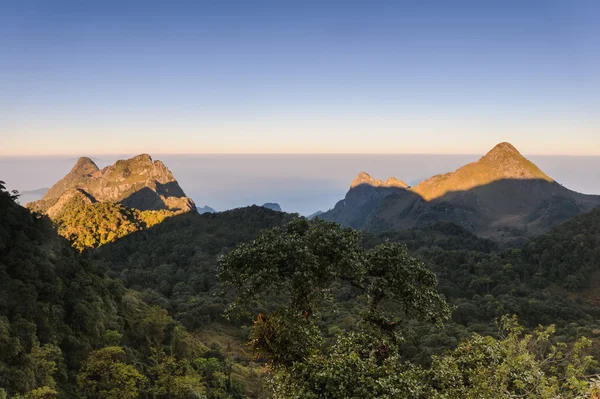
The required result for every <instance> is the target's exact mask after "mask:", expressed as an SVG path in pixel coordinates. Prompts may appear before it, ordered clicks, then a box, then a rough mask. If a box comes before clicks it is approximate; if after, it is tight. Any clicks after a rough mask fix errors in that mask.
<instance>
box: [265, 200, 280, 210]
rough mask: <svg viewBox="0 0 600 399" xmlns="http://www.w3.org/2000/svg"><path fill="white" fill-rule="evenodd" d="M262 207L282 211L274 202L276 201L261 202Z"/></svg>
mask: <svg viewBox="0 0 600 399" xmlns="http://www.w3.org/2000/svg"><path fill="white" fill-rule="evenodd" d="M262 207H263V208H267V209H270V210H272V211H277V212H283V210H281V206H280V205H279V204H278V203H276V202H267V203H264V204H262Z"/></svg>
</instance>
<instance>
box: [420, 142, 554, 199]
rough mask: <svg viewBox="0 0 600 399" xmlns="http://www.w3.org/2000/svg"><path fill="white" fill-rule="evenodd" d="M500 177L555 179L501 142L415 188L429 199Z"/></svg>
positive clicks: (507, 144) (467, 188) (501, 178)
mask: <svg viewBox="0 0 600 399" xmlns="http://www.w3.org/2000/svg"><path fill="white" fill-rule="evenodd" d="M500 180H532V181H535V180H544V181H547V182H552V181H553V180H552V179H551V178H550V177H548V175H546V174H545V173H544V172H542V171H541V170H540V168H538V167H537V166H536V165H535V164H534V163H533V162H531V161H529V160H528V159H527V158H525V157H524V156H523V155H521V153H520V152H519V151H518V150H517V149H516V148H515V147H514V146H513V145H512V144H510V143H506V142H503V143H500V144H498V145H496V146H495V147H494V148H492V149H491V150H490V151H489V152H488V153H487V154H485V155H484V156H483V157H481V158H480V159H479V160H478V161H477V162H473V163H470V164H468V165H465V166H463V167H462V168H460V169H458V170H456V171H454V172H451V173H446V174H443V175H437V176H433V177H431V178H429V179H427V180H424V181H422V182H421V183H419V185H418V186H417V187H416V188H415V190H414V191H415V192H416V193H418V194H419V195H421V196H422V197H423V198H425V199H426V200H432V199H435V198H439V197H441V196H442V195H444V194H446V193H448V192H452V191H466V190H470V189H473V188H475V187H480V186H485V185H488V184H490V183H494V182H497V181H500Z"/></svg>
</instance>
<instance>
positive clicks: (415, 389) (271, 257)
mask: <svg viewBox="0 0 600 399" xmlns="http://www.w3.org/2000/svg"><path fill="white" fill-rule="evenodd" d="M219 277H220V279H221V280H222V281H223V283H224V285H225V287H226V289H228V290H230V291H232V292H233V293H234V297H235V299H234V301H233V302H232V304H231V306H230V307H229V309H228V313H229V315H230V316H242V317H245V316H248V315H251V316H252V317H253V320H254V321H253V326H252V333H251V341H250V343H249V345H250V347H251V348H252V349H253V350H254V351H255V353H256V354H257V355H258V356H259V357H260V358H262V359H263V360H265V361H266V362H267V366H268V369H269V382H270V385H271V388H272V390H273V392H274V396H275V397H276V398H280V399H287V398H290V399H291V398H300V397H301V398H307V399H310V398H315V399H316V398H331V399H338V398H339V399H349V398H356V399H359V398H361V399H365V398H448V399H454V398H456V399H458V398H483V397H485V398H517V397H519V398H558V397H560V398H563V397H570V398H578V397H595V396H594V395H596V394H595V393H594V392H595V391H594V390H595V389H596V388H595V385H594V376H593V375H588V374H589V371H590V370H591V367H592V366H593V364H594V362H593V360H592V359H591V358H590V357H586V356H584V355H583V350H584V349H585V348H586V347H587V346H589V344H590V343H589V341H588V340H585V339H582V340H580V341H579V342H578V343H577V344H575V345H572V346H570V347H567V346H566V345H562V344H561V345H553V344H552V341H551V333H552V329H542V330H540V331H539V332H537V333H536V334H534V335H526V334H524V333H523V331H522V329H521V328H520V327H519V326H518V324H516V321H515V320H513V319H510V318H505V319H503V320H502V322H501V323H500V327H501V328H500V331H505V332H506V335H505V336H504V337H502V338H500V339H496V338H491V337H481V336H474V337H473V338H472V339H470V340H468V341H466V342H463V343H461V344H460V345H459V347H458V348H457V349H456V350H454V351H452V352H450V353H448V354H446V355H444V356H442V357H436V358H433V359H432V366H431V367H429V368H422V367H419V366H416V365H413V364H410V363H408V362H406V361H405V360H403V358H402V354H401V351H400V344H401V343H402V340H403V337H402V334H401V331H406V329H407V328H408V326H407V325H408V324H409V323H410V321H411V320H421V321H423V320H425V321H431V322H433V323H437V324H438V325H441V324H442V323H443V322H444V320H446V319H447V318H448V317H449V314H450V309H449V307H448V306H447V304H446V302H445V301H444V299H443V298H442V297H440V295H439V294H438V293H437V291H436V284H437V281H436V277H435V275H434V274H433V273H432V272H431V271H429V270H428V269H427V268H426V267H425V265H424V264H423V263H422V262H421V261H419V260H418V259H416V258H414V257H411V256H409V254H408V252H407V249H406V247H405V246H403V245H399V244H385V245H380V246H377V247H375V248H373V249H371V250H364V249H363V248H362V247H361V246H360V234H359V233H358V232H356V231H354V230H352V229H344V228H341V227H340V226H339V225H337V224H335V223H328V222H323V221H321V220H313V221H308V220H306V219H303V218H299V219H296V220H293V221H292V222H290V223H289V224H288V225H286V226H283V227H279V228H275V229H272V230H268V231H266V232H264V233H263V234H262V235H261V236H260V237H259V238H257V239H256V240H254V241H253V242H250V243H247V244H242V245H240V246H238V247H237V248H236V249H235V250H233V251H231V252H230V253H228V254H227V255H225V256H224V257H223V258H222V259H221V260H220V269H219ZM341 290H343V291H344V292H346V293H348V292H349V293H351V294H352V296H354V299H353V301H354V303H355V304H356V306H357V307H360V310H359V311H358V313H359V314H360V317H359V318H358V323H357V325H356V326H352V328H349V329H347V330H343V329H338V330H337V331H338V332H337V334H336V335H335V337H334V338H331V337H330V336H328V335H327V334H326V333H325V332H324V328H323V324H324V323H322V320H321V316H322V315H323V314H326V313H328V310H329V309H330V308H333V307H334V305H335V304H334V302H335V297H336V295H334V294H336V293H339V291H341ZM255 309H264V311H263V312H261V313H258V314H252V312H253V310H255ZM329 332H331V329H330V330H329Z"/></svg>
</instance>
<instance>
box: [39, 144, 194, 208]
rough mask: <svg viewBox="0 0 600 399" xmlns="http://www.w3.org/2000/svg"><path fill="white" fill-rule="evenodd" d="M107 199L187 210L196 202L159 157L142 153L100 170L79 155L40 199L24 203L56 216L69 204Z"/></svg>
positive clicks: (140, 205)
mask: <svg viewBox="0 0 600 399" xmlns="http://www.w3.org/2000/svg"><path fill="white" fill-rule="evenodd" d="M95 202H110V203H115V204H121V205H125V206H127V207H130V208H135V209H139V210H142V211H144V210H169V211H173V212H186V211H190V210H195V209H196V206H195V204H194V201H192V199H191V198H189V197H187V196H186V195H185V193H184V192H183V190H182V189H181V187H180V186H179V183H178V182H177V180H175V177H174V176H173V174H172V173H171V171H169V169H168V168H167V167H166V166H165V165H164V164H163V163H162V162H161V161H153V160H152V158H151V157H150V155H147V154H142V155H138V156H136V157H133V158H131V159H127V160H119V161H117V162H116V163H115V164H114V165H111V166H107V167H105V168H104V169H102V170H100V169H99V168H98V166H96V164H95V163H94V161H92V160H91V159H90V158H86V157H82V158H79V160H77V163H76V164H75V166H73V168H72V169H71V171H70V172H69V173H68V174H67V175H66V176H65V177H63V178H62V179H61V180H59V181H58V182H57V183H56V184H55V185H54V186H52V187H51V188H50V189H49V190H48V191H47V192H46V194H45V195H44V196H43V197H42V199H41V200H39V201H35V202H31V203H29V204H27V207H29V208H30V209H32V210H35V211H39V212H43V213H46V214H48V215H49V216H50V217H56V216H57V215H59V214H61V212H62V211H63V210H64V209H65V208H67V207H69V206H71V205H72V204H74V203H76V204H91V203H95Z"/></svg>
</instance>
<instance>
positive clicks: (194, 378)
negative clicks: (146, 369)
mask: <svg viewBox="0 0 600 399" xmlns="http://www.w3.org/2000/svg"><path fill="white" fill-rule="evenodd" d="M152 360H153V362H154V366H153V367H152V368H151V370H150V372H151V374H153V375H154V382H153V386H152V388H151V393H152V396H153V397H155V398H167V399H187V398H198V397H200V395H202V394H204V393H205V387H204V383H203V382H202V378H201V376H200V374H198V373H197V372H196V371H195V370H194V369H193V368H192V367H191V365H190V364H189V362H188V361H187V360H177V359H176V358H175V357H174V356H167V355H166V354H165V353H163V352H159V353H156V354H155V355H153V356H152Z"/></svg>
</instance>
